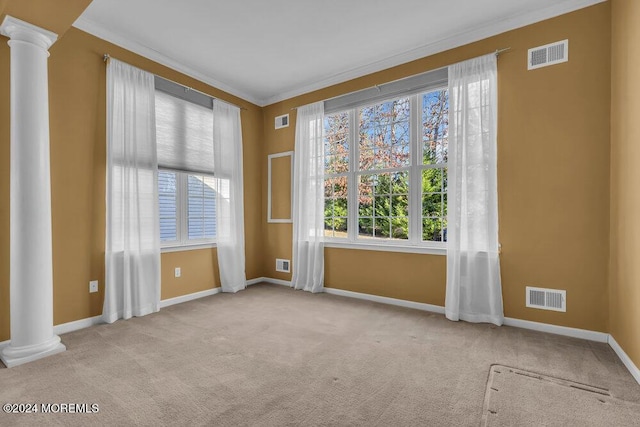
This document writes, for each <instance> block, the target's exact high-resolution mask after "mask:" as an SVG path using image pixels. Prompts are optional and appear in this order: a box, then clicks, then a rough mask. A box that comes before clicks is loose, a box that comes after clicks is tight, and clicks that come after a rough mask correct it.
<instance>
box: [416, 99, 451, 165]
mask: <svg viewBox="0 0 640 427" xmlns="http://www.w3.org/2000/svg"><path fill="white" fill-rule="evenodd" d="M422 142H423V151H422V161H423V164H425V165H427V164H435V163H446V162H447V154H448V153H447V150H448V143H449V93H448V91H447V90H439V91H435V92H430V93H426V94H424V95H422Z"/></svg>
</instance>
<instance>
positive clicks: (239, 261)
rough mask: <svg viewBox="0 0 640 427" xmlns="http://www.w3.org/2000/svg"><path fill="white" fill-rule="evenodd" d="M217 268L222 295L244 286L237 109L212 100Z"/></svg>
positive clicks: (239, 128) (240, 158) (242, 213)
mask: <svg viewBox="0 0 640 427" xmlns="http://www.w3.org/2000/svg"><path fill="white" fill-rule="evenodd" d="M213 158H214V171H215V177H216V215H217V221H216V222H217V234H216V239H217V247H218V268H219V270H220V282H221V286H222V292H238V291H240V290H242V289H244V288H246V287H247V277H246V274H245V255H244V192H243V188H242V126H241V124H240V109H239V108H238V107H236V106H233V105H231V104H227V103H226V102H223V101H220V100H218V99H215V100H214V101H213Z"/></svg>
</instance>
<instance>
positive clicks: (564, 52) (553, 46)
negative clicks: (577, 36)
mask: <svg viewBox="0 0 640 427" xmlns="http://www.w3.org/2000/svg"><path fill="white" fill-rule="evenodd" d="M568 60H569V40H562V41H560V42H555V43H550V44H546V45H544V46H538V47H534V48H532V49H529V64H528V69H529V70H535V69H536V68H540V67H548V66H549V65H555V64H560V63H561V62H567V61H568Z"/></svg>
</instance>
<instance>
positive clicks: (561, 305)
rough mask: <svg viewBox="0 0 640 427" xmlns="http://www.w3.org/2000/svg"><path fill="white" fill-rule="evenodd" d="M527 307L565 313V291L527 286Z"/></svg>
mask: <svg viewBox="0 0 640 427" xmlns="http://www.w3.org/2000/svg"><path fill="white" fill-rule="evenodd" d="M527 307H531V308H539V309H542V310H553V311H565V312H566V311H567V291H564V290H558V289H545V288H534V287H531V286H527Z"/></svg>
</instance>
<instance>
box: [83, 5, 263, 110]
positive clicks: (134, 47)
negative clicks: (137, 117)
mask: <svg viewBox="0 0 640 427" xmlns="http://www.w3.org/2000/svg"><path fill="white" fill-rule="evenodd" d="M73 26H74V27H76V28H77V29H79V30H82V31H84V32H86V33H89V34H92V35H94V36H96V37H98V38H100V39H102V40H106V41H108V42H109V43H113V44H115V45H117V46H120V47H122V48H124V49H127V50H128V51H131V52H133V53H137V54H138V55H141V56H143V57H145V58H148V59H151V60H152V61H155V62H157V63H158V64H161V65H164V66H165V67H169V68H171V69H173V70H176V71H179V72H181V73H183V74H186V75H187V76H189V77H193V78H194V79H196V80H199V81H201V82H203V83H206V84H208V85H210V86H213V87H215V88H216V89H220V90H223V91H225V92H227V93H229V94H231V95H234V96H237V97H239V98H242V99H244V100H245V101H249V102H251V103H253V104H256V105H259V106H260V107H264V106H265V105H266V104H264V103H263V102H262V100H260V99H257V98H255V97H253V96H251V95H249V94H248V93H246V92H244V91H243V90H239V89H237V88H234V87H231V86H229V85H228V84H226V83H223V82H221V81H219V80H216V79H214V78H212V77H210V76H207V75H206V74H204V73H201V72H199V71H197V70H194V69H193V68H190V67H187V66H186V65H184V64H181V63H180V62H179V61H176V60H174V59H171V58H169V57H168V56H166V55H164V54H162V53H160V52H158V51H156V50H153V49H151V48H149V47H147V46H144V45H142V44H140V43H138V42H135V41H133V40H130V39H128V38H127V37H124V36H122V35H120V34H116V33H114V32H113V31H111V30H109V29H107V28H105V27H103V26H101V25H100V24H98V23H96V22H94V21H92V20H90V19H87V18H85V17H82V16H80V17H79V18H78V19H77V20H76V22H74V23H73ZM100 53H101V54H102V53H103V52H100ZM104 53H109V52H104ZM100 58H102V55H101V56H100Z"/></svg>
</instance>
